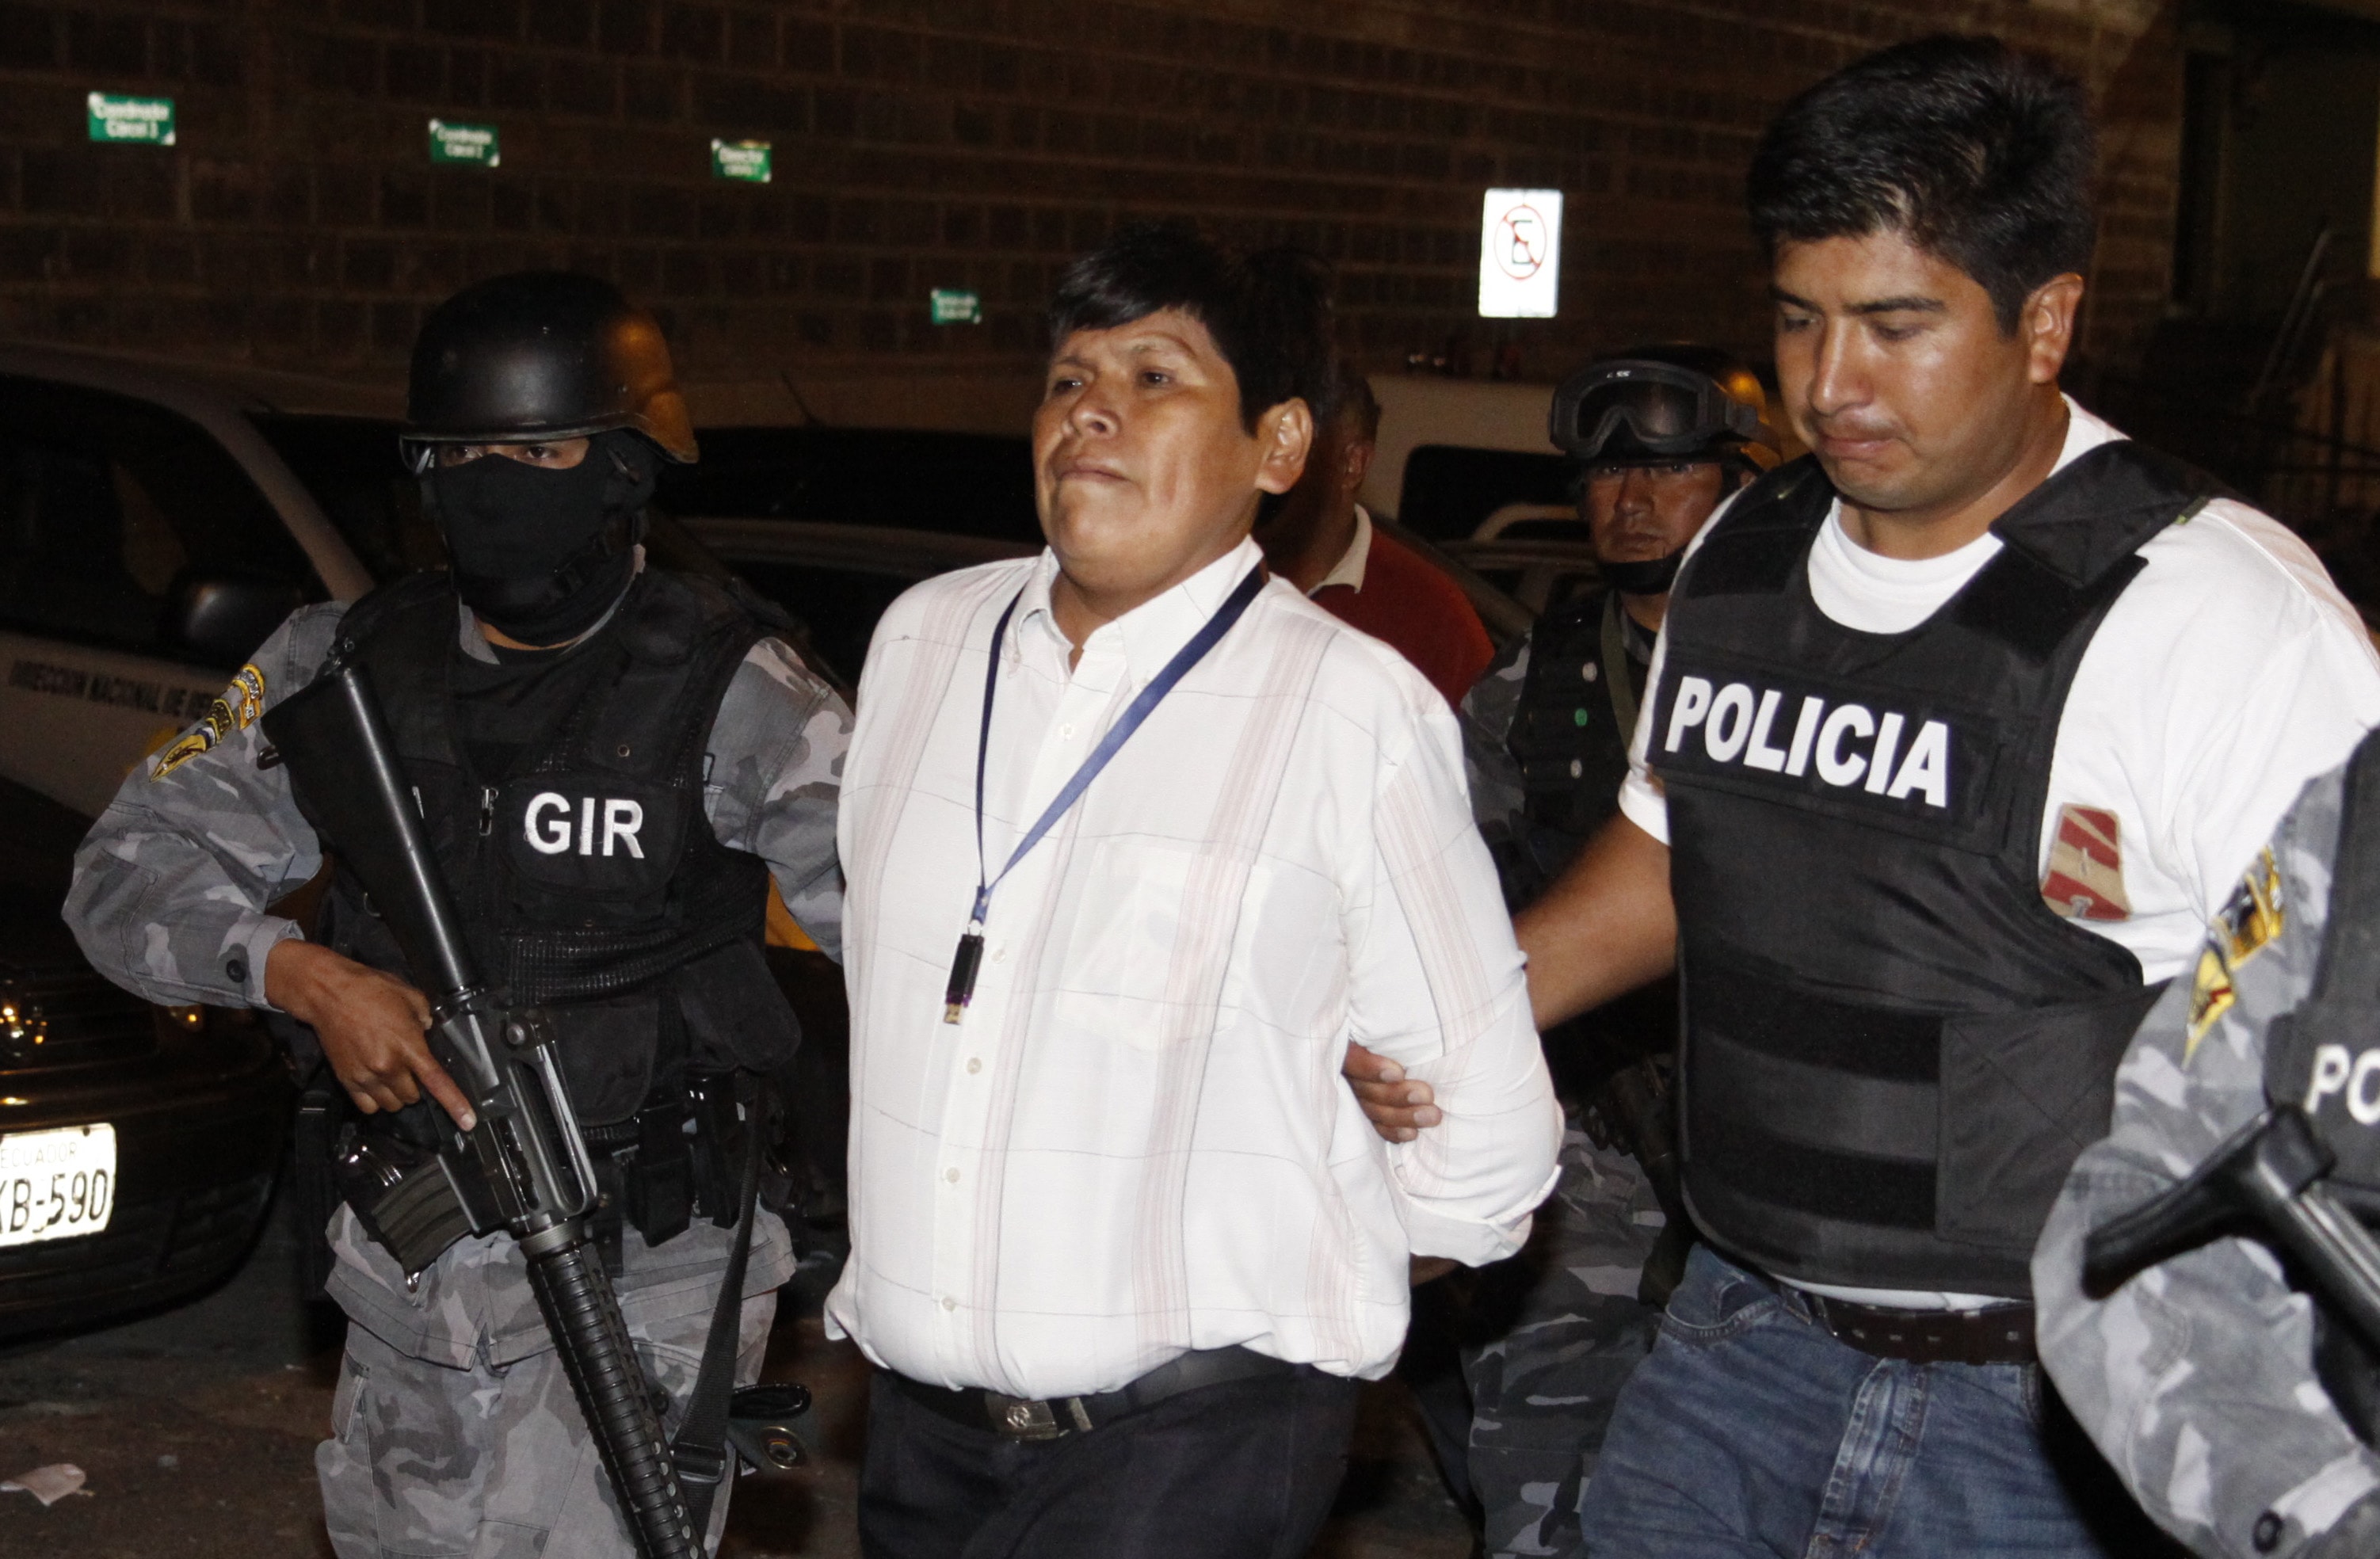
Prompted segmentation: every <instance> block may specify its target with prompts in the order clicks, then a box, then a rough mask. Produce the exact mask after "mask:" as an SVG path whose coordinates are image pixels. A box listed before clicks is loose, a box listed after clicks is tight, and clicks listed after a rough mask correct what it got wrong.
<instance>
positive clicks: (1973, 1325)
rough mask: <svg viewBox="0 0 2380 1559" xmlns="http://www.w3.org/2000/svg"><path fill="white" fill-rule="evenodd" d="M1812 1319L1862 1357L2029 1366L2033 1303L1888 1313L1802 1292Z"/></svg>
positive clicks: (2032, 1354) (2033, 1357)
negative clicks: (1985, 1308) (1863, 1354)
mask: <svg viewBox="0 0 2380 1559" xmlns="http://www.w3.org/2000/svg"><path fill="white" fill-rule="evenodd" d="M1800 1294H1801V1298H1802V1300H1803V1303H1804V1304H1806V1305H1808V1306H1809V1307H1810V1318H1811V1319H1812V1320H1814V1321H1815V1322H1816V1323H1818V1324H1819V1325H1821V1326H1824V1327H1825V1328H1826V1329H1827V1330H1828V1332H1829V1333H1831V1334H1833V1335H1834V1338H1835V1340H1836V1341H1837V1342H1840V1343H1845V1344H1848V1345H1849V1346H1851V1347H1852V1348H1857V1349H1859V1350H1860V1351H1861V1352H1862V1353H1868V1354H1874V1355H1875V1356H1876V1357H1877V1358H1879V1359H1905V1360H1910V1361H1911V1362H1912V1363H1916V1364H2031V1363H2033V1362H2034V1360H2037V1359H2038V1358H2039V1357H2040V1356H2039V1354H2037V1353H2036V1352H2035V1351H2034V1342H2033V1307H2032V1306H2031V1305H1994V1306H1993V1307H1992V1308H1991V1309H1989V1310H1888V1309H1887V1308H1886V1307H1884V1306H1882V1305H1864V1304H1854V1303H1852V1301H1851V1300H1849V1299H1828V1298H1827V1296H1826V1295H1824V1294H1813V1293H1811V1292H1810V1291H1809V1290H1808V1289H1806V1288H1804V1289H1802V1290H1800Z"/></svg>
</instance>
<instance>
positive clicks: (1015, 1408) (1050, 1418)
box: [983, 1391, 1091, 1440]
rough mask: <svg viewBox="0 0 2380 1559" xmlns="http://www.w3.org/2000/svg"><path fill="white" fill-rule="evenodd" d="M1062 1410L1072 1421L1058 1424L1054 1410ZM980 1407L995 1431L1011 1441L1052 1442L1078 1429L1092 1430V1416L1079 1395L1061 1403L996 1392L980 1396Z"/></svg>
mask: <svg viewBox="0 0 2380 1559" xmlns="http://www.w3.org/2000/svg"><path fill="white" fill-rule="evenodd" d="M1060 1407H1063V1408H1065V1409H1066V1416H1067V1418H1068V1419H1071V1420H1073V1421H1072V1422H1071V1423H1064V1422H1061V1421H1059V1418H1058V1414H1057V1408H1060ZM983 1408H984V1412H985V1414H986V1415H987V1416H988V1417H989V1418H990V1420H991V1427H992V1429H993V1430H994V1432H998V1433H1001V1434H1004V1435H1006V1436H1008V1438H1010V1439H1011V1440H1055V1439H1058V1438H1059V1437H1060V1436H1062V1435H1066V1434H1072V1433H1074V1432H1075V1431H1077V1430H1087V1429H1089V1428H1090V1427H1091V1415H1090V1413H1089V1412H1088V1411H1087V1410H1086V1409H1085V1408H1084V1407H1083V1399H1082V1398H1081V1397H1079V1396H1068V1397H1064V1398H1062V1400H1061V1401H1060V1402H1057V1403H1050V1402H1044V1401H1042V1400H1040V1399H1039V1398H1038V1397H1032V1396H1002V1395H1000V1393H998V1392H996V1391H987V1392H985V1393H984V1394H983Z"/></svg>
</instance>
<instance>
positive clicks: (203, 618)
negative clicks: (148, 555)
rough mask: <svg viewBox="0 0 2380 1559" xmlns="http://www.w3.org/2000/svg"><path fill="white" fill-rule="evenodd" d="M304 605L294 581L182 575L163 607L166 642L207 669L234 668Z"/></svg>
mask: <svg viewBox="0 0 2380 1559" xmlns="http://www.w3.org/2000/svg"><path fill="white" fill-rule="evenodd" d="M305 604H306V591H305V589H304V587H303V586H300V585H298V584H297V583H296V582H295V581H294V580H286V579H269V578H265V577H263V576H261V575H258V574H183V575H182V576H181V577H180V578H178V579H176V580H175V581H174V588H173V592H172V595H171V598H170V599H169V600H168V601H167V603H166V607H165V641H166V643H168V644H169V645H172V646H173V647H176V648H178V649H183V650H187V651H188V652H189V653H190V654H191V655H192V656H194V657H196V658H197V659H199V660H200V661H201V662H202V663H204V664H206V665H210V666H224V667H231V666H237V665H238V664H239V663H240V662H241V661H243V660H246V659H248V658H249V656H250V655H252V654H254V653H255V652H256V647H257V646H258V645H261V644H262V643H263V642H264V640H265V637H266V635H268V634H271V633H272V632H273V629H275V628H278V627H279V626H281V623H282V620H283V619H285V618H286V617H287V616H288V615H289V614H290V613H291V612H293V611H295V610H297V609H298V608H299V607H301V606H303V605H305Z"/></svg>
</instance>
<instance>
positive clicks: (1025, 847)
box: [942, 563, 1265, 1023]
mask: <svg viewBox="0 0 2380 1559" xmlns="http://www.w3.org/2000/svg"><path fill="white" fill-rule="evenodd" d="M1264 582H1265V571H1264V565H1263V564H1262V563H1258V564H1257V566H1256V567H1254V568H1252V569H1250V570H1248V574H1247V577H1246V578H1245V579H1243V580H1241V581H1240V583H1239V586H1238V587H1237V588H1235V589H1233V591H1232V593H1231V595H1230V596H1228V597H1226V598H1224V601H1223V604H1222V605H1221V606H1220V607H1218V608H1217V609H1216V610H1215V615H1214V616H1212V617H1209V618H1208V619H1207V622H1206V623H1205V625H1204V626H1202V627H1201V628H1200V629H1199V630H1198V631H1197V632H1196V634H1192V635H1191V636H1190V642H1189V643H1188V644H1185V645H1184V646H1183V647H1181V648H1180V649H1178V650H1176V651H1175V652H1174V655H1173V659H1171V660H1168V661H1167V662H1166V663H1165V668H1164V670H1162V671H1159V672H1158V673H1157V675H1155V676H1154V677H1151V678H1150V679H1149V681H1148V685H1147V687H1144V688H1142V689H1141V690H1140V695H1139V696H1138V697H1136V698H1135V699H1134V700H1133V701H1132V705H1131V707H1129V708H1127V709H1125V710H1124V712H1123V715H1122V717H1120V718H1119V719H1117V720H1116V722H1115V724H1113V725H1112V726H1110V727H1109V728H1108V733H1107V734H1106V735H1105V736H1103V737H1101V738H1099V745H1098V746H1096V747H1094V748H1092V749H1091V754H1090V756H1088V757H1087V758H1085V759H1084V760H1083V763H1082V767H1079V768H1077V769H1075V773H1074V777H1073V778H1072V779H1068V780H1067V781H1066V782H1065V784H1064V785H1062V786H1061V787H1060V788H1059V791H1058V793H1057V794H1056V795H1054V796H1052V797H1051V798H1050V804H1049V805H1048V806H1046V807H1044V808H1043V809H1042V811H1041V816H1039V817H1038V819H1036V820H1035V822H1034V824H1033V826H1032V827H1031V828H1027V829H1026V830H1025V837H1024V838H1023V839H1021V840H1017V841H1016V848H1015V849H1014V850H1013V851H1010V852H1009V854H1008V864H1005V865H1003V866H1002V867H1001V868H1000V873H999V875H998V876H993V875H991V873H990V870H989V868H988V866H987V864H986V863H985V859H984V853H983V775H984V769H985V767H986V766H987V764H988V761H989V759H990V753H991V703H992V698H993V696H994V695H996V694H997V693H998V692H999V690H1000V648H1001V646H1002V644H1004V643H1005V642H1006V641H1007V638H1008V620H1009V619H1010V618H1012V617H1014V616H1015V615H1016V605H1017V602H1018V601H1022V600H1023V599H1024V598H1025V592H1024V591H1022V590H1019V591H1018V592H1016V595H1015V597H1014V599H1012V600H1010V601H1009V603H1008V609H1007V610H1005V611H1002V613H1001V614H1000V623H999V625H998V626H997V627H995V628H993V629H992V631H991V658H990V664H989V665H987V666H986V667H985V668H984V673H983V725H982V729H981V730H980V731H978V732H977V736H976V745H975V871H976V876H975V907H974V908H973V909H972V910H970V911H969V912H967V928H966V932H965V935H964V936H962V937H960V938H959V948H958V955H957V956H956V957H955V958H953V960H952V961H951V980H950V985H948V986H947V987H946V988H945V989H944V991H943V993H942V1021H943V1022H945V1023H955V1022H957V1021H959V1019H960V1017H961V1016H962V1015H963V1014H964V1013H965V1011H966V1006H967V1003H968V1001H969V1000H971V999H972V998H973V997H974V996H975V976H976V971H977V967H978V966H979V965H980V964H981V963H982V961H983V917H984V915H985V913H986V912H988V911H989V910H990V908H991V890H992V889H993V888H998V887H999V886H1000V885H1001V883H1002V881H1003V880H1005V879H1006V877H1007V876H1008V874H1009V873H1011V872H1013V871H1014V870H1015V869H1016V863H1018V862H1019V861H1022V860H1023V859H1025V856H1026V852H1028V851H1030V850H1031V849H1032V848H1033V847H1034V846H1035V845H1037V844H1038V843H1040V842H1041V839H1042V836H1043V835H1045V834H1047V833H1048V832H1049V831H1050V829H1051V828H1054V827H1056V825H1057V822H1058V819H1059V818H1061V817H1063V816H1065V815H1066V813H1067V810H1068V809H1069V808H1071V807H1072V806H1073V805H1074V804H1075V803H1076V802H1078V801H1080V800H1082V799H1083V792H1085V791H1087V790H1089V789H1090V786H1091V781H1092V780H1093V779H1097V778H1099V770H1101V769H1103V768H1105V767H1107V766H1108V761H1109V760H1110V759H1111V758H1112V757H1114V756H1115V755H1116V754H1117V753H1118V752H1119V751H1120V750H1122V748H1123V744H1124V743H1126V742H1128V741H1130V740H1131V739H1132V733H1133V732H1134V731H1138V730H1139V729H1140V728H1141V724H1142V722H1143V721H1145V720H1147V719H1148V717H1149V715H1150V714H1151V713H1152V712H1153V711H1154V710H1155V709H1156V707H1157V706H1158V705H1159V704H1160V703H1161V702H1162V701H1163V700H1164V697H1165V695H1167V694H1169V693H1171V692H1172V691H1173V684H1174V683H1178V682H1180V681H1181V680H1182V679H1183V678H1184V677H1185V676H1187V675H1189V673H1190V668H1191V667H1193V666H1196V664H1198V662H1199V661H1201V660H1204V659H1206V658H1207V652H1208V650H1210V649H1213V648H1214V647H1215V646H1216V645H1217V644H1218V643H1219V642H1220V640H1221V639H1222V637H1223V635H1224V634H1228V633H1230V632H1231V631H1232V624H1233V623H1234V622H1238V621H1239V620H1240V614H1241V613H1243V612H1245V611H1246V610H1248V604H1249V603H1250V602H1251V601H1254V600H1255V599H1256V598H1257V591H1259V590H1261V589H1263V588H1264Z"/></svg>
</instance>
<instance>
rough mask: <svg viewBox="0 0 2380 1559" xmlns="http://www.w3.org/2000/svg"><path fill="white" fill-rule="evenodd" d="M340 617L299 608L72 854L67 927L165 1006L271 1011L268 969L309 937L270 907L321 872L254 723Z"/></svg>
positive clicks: (317, 658) (334, 606)
mask: <svg viewBox="0 0 2380 1559" xmlns="http://www.w3.org/2000/svg"><path fill="white" fill-rule="evenodd" d="M345 610H346V608H345V607H344V606H342V605H340V604H338V603H337V602H328V603H325V604H323V605H320V606H310V607H304V608H301V609H299V610H298V611H297V613H296V614H295V615H294V616H292V617H291V618H290V619H289V620H288V621H287V622H284V623H283V624H282V625H281V626H280V627H278V628H276V629H274V630H273V636H272V637H270V638H268V639H266V640H265V641H264V643H263V645H262V646H261V647H260V648H259V649H258V650H257V652H256V656H255V659H252V660H250V661H249V663H248V664H247V665H245V666H243V667H241V668H240V671H239V674H238V675H237V677H235V678H233V679H232V684H231V686H230V687H228V688H226V689H225V692H224V695H223V696H222V697H220V698H218V699H216V700H215V701H214V703H213V704H212V706H211V707H209V708H208V710H207V713H206V716H205V718H204V719H200V721H199V723H198V724H196V725H194V726H192V727H191V728H190V729H189V730H188V731H186V732H184V733H183V734H182V735H181V736H180V737H179V738H178V739H176V741H174V742H172V743H168V744H167V745H166V746H164V748H162V749H160V750H159V751H158V752H157V753H156V754H154V755H152V756H151V757H148V758H145V759H143V760H142V761H141V762H140V763H139V764H138V765H136V766H135V767H133V770H132V772H131V773H130V774H129V775H128V776H126V778H125V780H124V784H123V786H122V788H121V789H119V790H118V791H117V792H115V800H114V801H112V802H110V803H109V804H108V806H107V810H106V811H104V812H103V813H101V814H100V816H99V821H98V822H97V823H96V824H95V825H93V826H92V828H91V833H90V835H89V836H88V837H86V838H85V839H84V840H83V841H82V845H81V847H80V848H79V849H78V850H77V851H76V852H75V870H74V886H73V887H72V888H70V889H69V890H68V891H67V902H66V919H67V925H69V926H70V927H71V928H72V929H73V931H74V934H75V939H76V940H77V941H78V942H79V943H80V944H81V946H82V950H83V956H85V957H86V958H88V959H90V960H91V966H92V967H93V968H95V969H97V970H98V971H99V972H100V973H103V974H104V975H106V976H107V977H108V978H109V979H111V980H113V981H115V983H116V984H117V985H122V986H124V987H125V988H127V989H128V990H130V991H133V992H135V993H136V994H138V995H140V996H141V997H146V998H147V999H149V1000H151V1001H155V1002H161V1003H164V1004H166V1005H169V1006H171V1005H178V1004H183V1003H195V1002H207V1003H212V1004H213V1005H215V1006H219V1007H267V1006H270V1005H271V1004H270V1003H268V1002H267V1001H266V1000H265V999H264V963H265V960H266V958H267V957H268V956H269V955H270V954H271V953H272V951H273V947H274V945H275V944H277V943H279V942H282V941H284V940H286V939H287V938H289V937H299V936H302V935H304V933H303V932H301V931H300V930H299V928H298V927H297V925H296V923H295V922H292V921H288V920H285V919H283V918H282V917H280V916H278V915H273V914H267V913H266V912H265V906H266V905H268V904H271V903H272V902H273V900H277V899H279V898H281V897H282V896H283V895H285V894H286V893H288V892H289V891H291V890H292V889H294V888H298V887H301V886H302V885H304V884H305V883H306V882H307V881H308V880H309V879H310V878H311V877H312V876H314V874H315V873H316V872H317V871H319V870H320V869H321V868H322V851H321V849H320V847H319V846H318V844H317V843H316V840H315V838H314V830H313V828H310V826H309V825H308V824H307V822H306V820H305V818H304V817H302V816H299V815H298V812H297V803H296V802H295V801H294V800H292V799H291V797H290V793H289V775H288V771H287V770H286V769H284V768H281V767H273V768H259V767H257V764H256V758H257V755H258V753H259V752H261V750H262V749H263V747H264V744H265V743H264V732H263V730H262V728H261V727H260V726H259V725H258V724H257V719H258V718H259V717H260V716H261V715H262V714H263V712H264V711H265V710H266V709H268V708H271V707H273V705H274V704H276V703H278V702H280V701H281V700H282V699H283V698H285V697H287V696H288V695H290V694H291V693H294V692H296V691H297V689H299V688H301V687H303V686H305V685H306V683H309V682H310V681H311V680H313V676H314V673H315V672H316V671H319V670H320V669H321V667H322V660H323V659H324V657H325V656H326V655H327V654H328V653H329V651H330V646H331V634H332V630H333V628H334V626H335V624H336V623H337V622H338V620H339V617H340V615H341V614H342V613H343V612H345Z"/></svg>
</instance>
